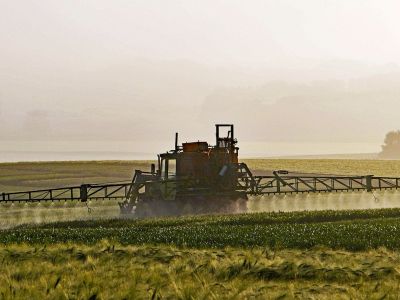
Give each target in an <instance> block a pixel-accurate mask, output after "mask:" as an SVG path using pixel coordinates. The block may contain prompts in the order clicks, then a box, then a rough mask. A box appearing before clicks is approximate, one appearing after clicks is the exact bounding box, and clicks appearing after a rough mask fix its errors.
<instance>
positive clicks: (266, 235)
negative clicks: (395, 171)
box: [0, 209, 400, 251]
mask: <svg viewBox="0 0 400 300" xmlns="http://www.w3.org/2000/svg"><path fill="white" fill-rule="evenodd" d="M399 213H400V210H399V209H383V210H363V211H324V212H300V213H296V212H293V213H260V214H248V215H233V216H214V217H213V216H210V217H207V216H203V217H182V218H169V219H160V220H157V219H156V220H144V221H135V220H98V221H81V222H79V221H75V222H62V223H51V224H46V225H42V226H22V227H18V228H14V229H10V230H3V231H0V243H2V244H11V243H28V244H53V243H63V242H74V243H80V244H95V243H98V242H99V241H101V240H105V239H107V240H111V241H113V242H118V243H121V244H124V245H149V244H150V245H160V244H161V245H162V244H163V245H174V246H180V247H182V246H183V247H193V248H224V247H245V248H249V247H250V248H251V247H255V246H258V247H270V248H273V249H286V248H298V249H310V248H313V247H316V246H326V247H329V248H332V249H347V250H353V251H354V250H366V249H373V248H379V247H382V246H383V247H386V248H389V249H400V239H399V238H398V237H399V236H400V216H399Z"/></svg>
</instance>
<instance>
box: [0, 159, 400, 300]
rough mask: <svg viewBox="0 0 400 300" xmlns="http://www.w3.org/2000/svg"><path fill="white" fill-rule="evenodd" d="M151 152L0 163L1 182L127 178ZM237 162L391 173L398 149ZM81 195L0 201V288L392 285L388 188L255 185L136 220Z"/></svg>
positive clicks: (294, 289) (150, 292) (213, 294)
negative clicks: (262, 188)
mask: <svg viewBox="0 0 400 300" xmlns="http://www.w3.org/2000/svg"><path fill="white" fill-rule="evenodd" d="M149 163H150V162H71V163H68V162H57V163H17V164H0V192H1V191H3V190H4V191H9V190H21V189H30V188H42V187H50V186H51V187H55V186H60V185H75V184H81V183H88V182H108V181H121V180H129V179H130V176H131V175H132V172H133V169H135V168H141V169H145V168H146V167H147V166H148V165H149ZM246 163H248V164H249V166H250V168H251V169H252V170H255V172H260V173H263V172H269V171H271V170H274V169H288V170H291V171H296V172H310V173H330V174H376V175H385V176H400V163H399V162H397V161H375V160H365V161H358V160H247V161H246ZM282 203H283V204H282ZM89 205H90V207H91V211H90V212H91V213H89V210H88V208H87V207H86V205H85V204H83V203H41V204H29V205H28V204H23V203H20V204H13V205H10V204H7V205H1V206H0V222H1V223H0V224H1V226H2V229H0V269H1V270H2V271H1V272H0V299H304V298H306V299H333V298H334V299H366V298H367V299H398V296H399V295H400V284H399V282H400V273H399V272H400V208H399V206H400V196H399V195H398V192H397V191H388V192H380V193H376V195H375V197H372V195H371V194H369V193H338V194H331V195H321V196H319V195H308V196H307V195H298V196H294V195H293V196H287V197H285V196H279V197H270V198H267V197H263V198H259V199H252V200H251V201H250V203H249V211H250V212H252V213H248V214H237V215H215V216H185V217H177V218H157V219H146V220H133V219H122V218H118V206H117V203H115V202H111V201H110V202H99V203H90V204H89ZM363 206H364V207H365V208H374V209H360V208H362V207H363ZM354 208H358V209H356V210H355V209H354Z"/></svg>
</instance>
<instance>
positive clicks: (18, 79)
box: [0, 0, 400, 159]
mask: <svg viewBox="0 0 400 300" xmlns="http://www.w3.org/2000/svg"><path fill="white" fill-rule="evenodd" d="M399 11H400V3H399V2H398V1H366V0H364V1H361V0H360V1H358V0H352V1H320V0H306V1H285V0H281V1H256V0H254V1H215V0H214V1H188V0H186V1H174V0H171V1H155V0H152V1H121V0H117V1H104V0H96V1H50V0H42V1H30V0H26V1H4V0H0V118H1V126H0V151H8V152H13V151H36V152H41V151H42V152H43V151H78V152H79V151H89V152H90V151H111V152H121V153H122V152H123V153H127V152H129V153H130V152H132V153H142V154H143V153H150V154H152V153H156V152H159V151H165V150H167V149H168V148H170V147H172V145H173V141H172V139H173V134H174V133H175V131H179V132H180V133H181V141H186V140H191V139H194V140H197V139H207V140H210V141H212V140H213V134H214V128H213V124H214V123H217V122H228V123H234V124H235V125H236V128H237V137H238V139H239V142H240V145H241V150H242V153H243V155H244V156H270V155H280V154H281V155H295V154H299V155H300V154H318V153H321V154H326V153H363V152H365V153H366V152H377V151H379V149H380V144H381V143H382V141H383V138H384V135H385V133H386V132H387V131H389V130H394V129H399V128H400V121H399V114H398V112H399V109H400V98H399V95H400V67H399V65H400V31H399V30H398V28H400V19H399V18H398V12H399ZM133 156H134V155H133ZM133 156H132V159H133V158H135V157H133ZM128 157H129V155H128ZM124 158H125V156H124Z"/></svg>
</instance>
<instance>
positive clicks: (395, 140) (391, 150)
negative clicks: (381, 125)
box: [379, 130, 400, 159]
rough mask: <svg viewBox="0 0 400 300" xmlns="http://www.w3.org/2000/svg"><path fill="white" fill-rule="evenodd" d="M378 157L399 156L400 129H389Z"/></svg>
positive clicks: (390, 157) (396, 157)
mask: <svg viewBox="0 0 400 300" xmlns="http://www.w3.org/2000/svg"><path fill="white" fill-rule="evenodd" d="M379 157H380V158H386V159H398V158H400V130H397V131H390V132H388V133H387V134H386V137H385V141H384V144H383V145H382V152H381V153H380V154H379Z"/></svg>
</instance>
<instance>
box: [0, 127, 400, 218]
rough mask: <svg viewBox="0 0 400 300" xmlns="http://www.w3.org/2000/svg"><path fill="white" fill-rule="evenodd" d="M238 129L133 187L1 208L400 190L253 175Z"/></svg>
mask: <svg viewBox="0 0 400 300" xmlns="http://www.w3.org/2000/svg"><path fill="white" fill-rule="evenodd" d="M238 151H239V148H238V147H237V140H236V139H235V137H234V126H233V125H231V124H217V125H216V141H215V145H210V144H208V143H207V142H200V141H198V142H190V143H183V144H182V145H179V144H178V134H176V135H175V147H174V149H173V150H171V151H168V152H166V153H162V154H159V155H158V160H157V168H156V164H151V167H150V170H149V171H141V170H135V173H134V176H133V179H132V180H131V181H129V182H119V183H109V184H83V185H80V186H71V187H61V188H55V189H41V190H33V191H24V192H13V193H1V194H0V203H5V202H7V203H12V202H41V201H82V202H87V201H90V200H115V199H117V200H119V201H120V202H119V206H120V210H121V213H122V214H133V215H135V216H137V217H146V216H157V215H181V214H201V213H216V212H217V213H218V212H219V213H223V212H231V211H236V212H240V211H245V210H246V206H247V199H248V196H252V195H254V196H256V195H271V194H287V193H322V192H339V191H362V190H365V191H368V192H372V191H373V190H377V189H398V188H399V187H400V185H399V184H400V178H395V177H375V176H373V175H365V176H338V175H326V174H298V173H290V172H288V171H285V170H278V171H273V172H271V173H270V174H268V175H253V173H252V172H251V170H250V169H249V168H248V166H247V165H246V164H245V163H241V162H239V160H238Z"/></svg>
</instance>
